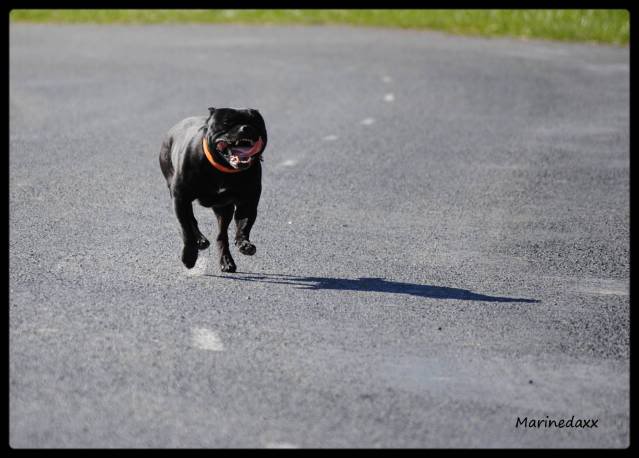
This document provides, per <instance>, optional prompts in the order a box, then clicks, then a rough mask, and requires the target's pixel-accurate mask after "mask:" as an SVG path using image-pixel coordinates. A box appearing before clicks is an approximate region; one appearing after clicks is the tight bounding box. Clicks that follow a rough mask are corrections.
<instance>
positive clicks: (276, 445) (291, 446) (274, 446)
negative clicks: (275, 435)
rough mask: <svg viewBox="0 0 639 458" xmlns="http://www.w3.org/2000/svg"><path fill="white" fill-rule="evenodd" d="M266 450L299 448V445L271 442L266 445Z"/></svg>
mask: <svg viewBox="0 0 639 458" xmlns="http://www.w3.org/2000/svg"><path fill="white" fill-rule="evenodd" d="M266 448H298V447H297V445H293V444H289V443H288V442H269V443H268V444H266Z"/></svg>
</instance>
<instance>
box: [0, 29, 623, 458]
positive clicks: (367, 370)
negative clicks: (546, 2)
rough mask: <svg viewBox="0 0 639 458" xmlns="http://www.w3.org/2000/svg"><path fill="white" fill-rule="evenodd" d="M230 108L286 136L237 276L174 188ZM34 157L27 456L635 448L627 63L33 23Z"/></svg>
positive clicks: (21, 55)
mask: <svg viewBox="0 0 639 458" xmlns="http://www.w3.org/2000/svg"><path fill="white" fill-rule="evenodd" d="M209 106H216V107H227V106H230V107H237V108H242V107H252V108H257V109H259V110H260V111H261V113H262V114H263V116H264V118H265V119H266V123H267V127H268V130H269V143H268V147H267V149H266V152H265V161H264V163H263V164H264V178H263V193H262V200H261V203H260V207H259V214H258V219H257V223H256V225H255V227H254V230H253V232H252V234H251V236H252V237H251V240H252V241H253V242H254V243H255V244H256V246H257V254H256V255H255V256H254V257H246V256H242V255H241V254H239V253H238V252H237V250H236V249H235V247H233V248H232V250H233V251H232V252H233V255H234V257H235V261H236V262H237V265H238V271H239V272H238V273H235V274H223V273H221V272H220V270H219V266H218V265H217V261H216V254H215V252H214V251H213V249H209V250H207V251H204V252H202V255H201V257H200V259H199V260H198V263H197V265H196V266H195V268H194V269H192V270H191V271H187V269H185V268H184V266H183V265H182V264H181V262H180V251H181V239H180V235H179V234H180V232H179V227H178V223H177V218H176V217H175V215H174V214H173V210H172V206H171V202H170V199H169V193H168V191H167V188H166V184H165V182H164V178H163V177H162V174H161V172H160V167H159V163H158V153H159V149H160V144H161V140H162V136H163V135H164V133H165V132H166V131H167V130H168V129H169V128H170V127H171V126H172V125H173V124H174V123H176V122H177V121H179V120H180V119H182V118H184V117H187V116H191V115H206V114H207V107H209ZM9 153H10V177H9V178H10V207H9V210H10V224H9V226H10V273H9V280H10V311H9V317H10V365H9V368H10V437H9V439H10V445H11V446H12V447H16V448H22V447H34V448H37V447H251V448H252V447H257V448H261V447H266V448H269V447H274V448H277V447H300V448H305V447H309V448H314V447H389V448H390V447H625V446H627V445H628V444H629V348H628V347H629V260H628V257H629V50H628V48H627V47H624V48H618V47H609V46H596V45H582V44H560V43H554V42H543V41H529V42H527V41H517V40H509V39H483V38H464V37H455V36H448V35H444V34H439V33H430V32H418V31H406V30H380V29H366V28H349V27H248V26H204V25H192V26H166V25H163V26H95V25H68V26H60V25H55V26H54V25H22V24H18V25H16V24H12V25H11V26H10V151H9ZM195 212H196V217H197V218H198V219H199V221H200V228H201V229H202V231H203V232H204V233H205V234H206V235H207V236H208V237H209V239H211V240H213V239H214V234H215V220H214V216H213V212H212V211H211V210H210V209H205V208H202V207H198V206H195ZM233 227H234V226H233ZM573 416H574V420H573V422H574V423H575V424H576V422H577V420H579V419H593V420H597V422H596V427H585V428H578V427H572V428H565V427H564V428H559V427H557V426H555V425H554V426H552V427H544V426H543V424H542V425H541V426H540V427H538V428H533V427H530V426H523V425H522V424H519V425H517V420H518V419H520V420H521V421H523V420H524V419H525V418H526V419H527V420H526V421H527V422H530V421H531V420H533V419H534V420H539V419H543V420H550V419H554V420H556V421H559V420H561V419H564V420H568V419H571V418H572V417H573ZM589 426H592V424H589Z"/></svg>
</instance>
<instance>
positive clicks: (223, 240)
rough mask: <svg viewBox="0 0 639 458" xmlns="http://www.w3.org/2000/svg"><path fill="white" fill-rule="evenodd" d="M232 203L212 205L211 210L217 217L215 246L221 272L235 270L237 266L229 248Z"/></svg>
mask: <svg viewBox="0 0 639 458" xmlns="http://www.w3.org/2000/svg"><path fill="white" fill-rule="evenodd" d="M233 211H234V207H233V205H232V204H231V205H226V206H224V207H213V212H214V213H215V216H216V217H217V226H218V234H217V248H218V252H219V255H220V267H221V268H222V272H235V270H236V269H237V267H236V266H235V262H234V261H233V257H232V256H231V251H230V250H229V234H228V229H229V224H231V221H232V220H233Z"/></svg>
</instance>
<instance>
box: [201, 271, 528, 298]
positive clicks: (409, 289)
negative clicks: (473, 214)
mask: <svg viewBox="0 0 639 458" xmlns="http://www.w3.org/2000/svg"><path fill="white" fill-rule="evenodd" d="M205 275H206V276H208V277H216V278H224V279H227V280H239V281H248V282H262V283H277V284H283V285H293V286H296V287H298V288H302V289H314V290H318V289H335V290H342V291H372V292H378V293H396V294H410V295H412V296H418V297H429V298H437V299H458V300H466V301H487V302H527V303H537V302H539V300H536V299H523V298H514V297H499V296H487V295H485V294H477V293H473V292H472V291H469V290H467V289H459V288H449V287H447V286H432V285H418V284H415V283H403V282H396V281H389V280H384V279H383V278H378V277H361V278H358V279H347V278H331V277H301V276H296V275H285V274H251V273H243V272H236V273H234V274H229V275H211V274H205Z"/></svg>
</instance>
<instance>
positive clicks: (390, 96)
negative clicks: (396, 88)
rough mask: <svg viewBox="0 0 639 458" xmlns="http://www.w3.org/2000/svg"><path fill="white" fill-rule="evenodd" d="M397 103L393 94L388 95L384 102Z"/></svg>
mask: <svg viewBox="0 0 639 458" xmlns="http://www.w3.org/2000/svg"><path fill="white" fill-rule="evenodd" d="M393 101H395V95H393V93H392V92H391V93H388V94H386V95H385V96H384V102H393Z"/></svg>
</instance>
